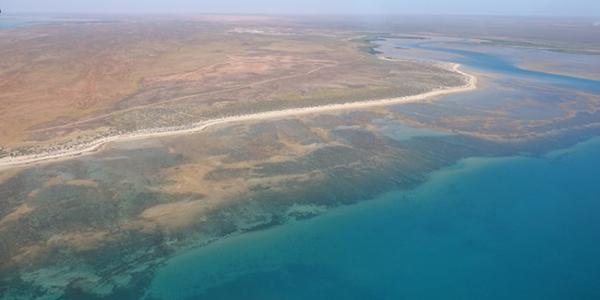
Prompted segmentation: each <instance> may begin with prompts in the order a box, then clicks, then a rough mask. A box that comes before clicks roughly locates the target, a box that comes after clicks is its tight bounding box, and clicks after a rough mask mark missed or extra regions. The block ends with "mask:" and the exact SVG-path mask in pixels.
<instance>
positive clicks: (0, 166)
mask: <svg viewBox="0 0 600 300" xmlns="http://www.w3.org/2000/svg"><path fill="white" fill-rule="evenodd" d="M460 66H461V65H460V64H456V63H453V64H450V67H449V69H450V70H452V71H454V72H456V73H458V74H460V75H462V76H464V77H466V78H467V83H466V84H465V85H463V86H459V87H453V88H448V89H439V90H433V91H430V92H427V93H424V94H419V95H412V96H404V97H398V98H388V99H380V100H368V101H359V102H352V103H344V104H331V105H323V106H311V107H303V108H293V109H285V110H279V111H268V112H262V113H254V114H246V115H238V116H231V117H224V118H217V119H212V120H207V121H202V122H199V123H195V124H192V125H187V126H178V127H170V128H158V129H152V130H144V131H138V132H134V133H128V134H123V135H115V136H110V137H104V138H101V139H97V140H94V141H92V142H89V143H85V144H82V145H78V146H76V147H75V149H69V150H65V151H59V152H53V153H41V154H35V155H25V156H17V157H5V158H2V159H0V170H6V169H10V168H14V167H24V166H29V165H34V164H37V163H42V162H48V161H59V160H64V159H69V158H73V157H79V156H82V155H87V154H92V153H95V152H97V151H98V150H100V149H101V148H102V147H103V146H104V145H106V144H107V143H110V142H115V141H127V140H136V139H144V138H152V137H161V136H170V135H180V134H190V133H197V132H201V131H204V130H205V129H207V128H208V127H210V126H214V125H219V124H225V123H234V122H242V121H251V120H265V119H276V118H281V117H286V116H294V115H303V114H311V113H320V112H327V111H333V110H344V109H360V108H366V107H372V106H382V105H393V104H402V103H409V102H417V101H423V100H426V99H429V98H433V97H438V96H443V95H449V94H456V93H462V92H467V91H471V90H475V89H477V77H476V76H474V75H471V74H468V73H465V72H463V71H461V70H460V69H459V68H460Z"/></svg>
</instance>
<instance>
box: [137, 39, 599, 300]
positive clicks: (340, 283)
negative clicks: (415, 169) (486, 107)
mask: <svg viewBox="0 0 600 300" xmlns="http://www.w3.org/2000/svg"><path fill="white" fill-rule="evenodd" d="M439 51H445V50H444V49H439ZM448 51H449V52H452V51H454V50H448ZM454 54H460V55H461V56H462V58H461V61H459V62H461V63H463V64H465V65H466V66H467V67H469V68H474V69H479V70H485V71H493V72H494V73H497V74H502V75H503V78H511V80H521V81H528V82H535V83H536V84H548V85H556V84H558V85H560V86H564V87H570V88H573V89H580V90H585V91H588V92H592V93H594V92H596V91H598V86H599V85H595V83H596V82H594V81H592V80H586V79H580V78H573V77H568V76H562V75H553V74H542V73H540V72H533V71H528V70H522V69H518V68H515V67H512V66H511V65H510V64H509V63H508V62H506V61H505V60H502V59H500V58H493V57H488V56H486V55H483V56H482V55H481V54H480V53H475V52H469V51H463V52H460V53H457V52H455V53H454ZM453 97H459V96H453ZM411 132H412V131H411ZM409 133H410V132H409ZM408 135H409V136H407V138H410V137H412V136H414V135H420V133H418V132H417V133H414V134H408ZM427 135H429V133H427ZM598 153H600V138H595V139H592V140H589V141H587V142H584V143H580V144H578V145H576V146H574V147H572V148H569V149H563V150H556V151H554V152H550V153H547V154H546V155H544V156H541V157H520V156H514V157H502V158H469V159H464V160H462V161H460V162H459V163H457V164H456V165H454V166H452V167H448V168H445V169H443V170H440V171H436V172H434V173H432V175H431V178H430V179H429V180H428V181H427V183H425V184H424V185H422V186H420V187H418V188H417V189H415V190H413V191H391V192H389V193H387V194H385V195H383V196H381V197H379V198H377V199H373V200H372V201H367V202H364V203H360V204H358V205H353V206H349V207H343V208H340V209H336V210H333V211H330V212H328V213H327V214H326V215H324V216H320V217H317V218H314V219H311V220H307V221H302V222H295V223H291V224H286V225H284V226H281V227H278V228H275V229H271V230H266V231H262V232H255V233H250V234H244V235H241V236H237V237H232V238H228V239H224V240H221V241H218V242H216V243H214V244H211V245H209V246H207V247H202V248H199V249H195V250H191V251H189V252H187V253H184V254H183V255H179V256H176V257H174V258H173V259H171V260H170V261H168V262H167V263H166V265H165V266H164V267H163V268H162V269H160V270H159V272H158V274H157V276H156V277H155V278H154V281H153V283H152V286H151V287H150V289H149V290H148V296H154V297H158V298H161V299H465V300H470V299H473V300H474V299H494V300H495V299H498V300H500V299H545V300H551V299H600V176H599V175H598V174H597V173H598V170H599V167H600V155H598Z"/></svg>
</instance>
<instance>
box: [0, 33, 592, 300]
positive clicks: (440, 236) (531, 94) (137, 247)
mask: <svg viewBox="0 0 600 300" xmlns="http://www.w3.org/2000/svg"><path fill="white" fill-rule="evenodd" d="M428 41H430V40H427V39H424V40H418V42H417V43H427V42H428ZM409 42H410V43H413V44H414V43H415V40H413V39H411V40H410V41H409ZM388 43H390V45H393V46H390V47H385V46H383V47H380V48H379V49H383V50H384V53H383V54H382V55H383V56H391V57H394V58H396V59H402V58H403V57H404V56H403V55H404V53H405V52H406V51H409V52H410V53H426V52H427V51H429V52H431V51H433V52H435V51H437V53H436V59H440V60H449V61H453V59H459V60H461V62H463V63H465V62H467V61H470V62H471V63H472V65H467V64H465V65H467V68H468V69H467V71H468V72H473V73H474V74H476V75H477V76H478V78H479V79H480V81H479V84H480V86H479V87H480V89H479V90H477V91H473V92H469V93H465V94H460V95H453V96H448V97H440V98H438V99H433V100H432V101H426V102H419V103H410V104H402V105H392V106H385V107H375V108H363V109H357V110H349V111H343V112H324V113H318V114H308V115H302V116H291V117H285V118H278V119H273V120H255V121H245V122H239V123H232V124H220V125H218V126H215V127H211V128H209V129H207V130H206V131H204V132H200V133H194V134H187V135H177V136H170V137H160V138H149V139H143V140H136V141H126V142H114V143H110V144H108V145H107V146H106V147H105V148H104V149H102V151H99V152H97V153H95V154H92V155H87V156H82V157H77V158H73V159H70V160H66V161H60V162H53V163H43V164H38V165H35V166H30V167H21V168H15V169H10V170H4V171H0V199H1V200H2V201H0V241H2V243H0V275H1V276H0V295H1V296H0V299H7V300H8V299H11V300H12V299H147V300H156V299H165V300H166V299H258V298H262V299H265V298H276V299H306V298H309V297H310V298H314V299H331V298H344V299H399V298H424V299H440V298H443V297H453V298H463V299H481V298H482V297H489V298H490V299H506V298H518V297H525V298H544V299H564V298H568V297H574V298H578V299H597V298H598V296H599V295H600V290H599V289H598V288H597V285H596V284H594V283H595V279H596V278H598V271H597V270H599V269H600V262H598V259H597V255H595V254H596V253H598V251H599V250H600V241H599V240H598V237H597V234H596V233H597V229H600V227H599V224H598V222H597V220H598V218H597V213H596V212H597V211H598V202H597V197H596V195H597V194H598V190H597V189H598V186H600V184H598V179H597V177H596V176H594V172H595V168H594V166H597V165H598V161H597V160H598V159H597V155H595V153H597V149H598V142H597V141H598V140H597V138H596V139H593V138H594V137H596V136H598V135H600V129H599V128H598V126H597V125H598V123H599V120H600V117H599V116H598V112H599V111H600V95H599V93H597V92H596V90H595V89H594V88H593V86H592V87H590V86H589V85H587V84H586V83H585V82H581V81H578V80H577V79H574V80H573V81H569V79H568V78H567V79H566V81H562V84H560V85H555V84H554V83H555V82H554V81H553V80H555V79H556V78H555V77H552V76H550V77H546V78H544V77H541V78H540V77H536V76H533V77H532V76H529V75H530V74H529V75H528V74H520V75H514V74H511V75H507V74H506V73H503V70H495V69H494V68H493V67H494V66H498V65H491V67H490V65H487V66H485V67H481V66H479V67H478V66H477V64H476V62H477V60H476V59H475V60H472V61H471V60H469V59H470V58H469V57H468V56H465V54H468V53H465V52H454V53H451V52H447V51H446V52H445V51H441V50H440V49H439V48H440V47H445V46H448V45H445V44H442V45H436V46H437V47H438V49H429V50H427V51H425V50H423V49H417V50H418V51H417V50H402V49H407V48H410V45H402V46H401V47H400V48H401V49H397V48H398V42H397V41H391V40H390V41H388ZM425 46H427V45H425ZM461 47H464V46H461ZM472 47H476V46H472ZM486 47H489V45H488V46H486ZM385 49H394V51H393V52H386V51H385ZM459 50H464V49H459ZM470 50H474V49H470ZM470 50H469V51H470ZM403 51H404V52H403ZM421 51H422V52H421ZM499 51H500V50H499ZM404 58H405V57H404ZM426 58H427V55H425V56H423V57H422V59H426ZM498 59H500V61H502V57H501V56H498ZM557 59H558V58H557ZM507 63H510V62H507ZM501 66H502V65H501ZM502 67H504V66H502ZM513 75H514V76H513ZM563 79H564V78H562V79H561V80H563ZM590 80H591V79H590ZM582 86H583V87H584V88H583V89H581V88H580V87H582ZM590 139H592V140H590ZM586 141H587V142H586ZM557 149H563V150H562V151H556V150H557ZM319 297H320V298H319Z"/></svg>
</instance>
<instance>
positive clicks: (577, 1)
mask: <svg viewBox="0 0 600 300" xmlns="http://www.w3.org/2000/svg"><path fill="white" fill-rule="evenodd" d="M0 6H1V9H2V10H3V11H4V12H42V13H43V12H69V13H142V14H144V13H234V14H452V15H520V16H522V15H533V16H588V17H590V16H593V17H596V16H600V0H419V1H415V0H329V1H328V0H254V1H248V0H219V1H198V0H102V1H100V0H89V1H88V0H54V1H52V0H0Z"/></svg>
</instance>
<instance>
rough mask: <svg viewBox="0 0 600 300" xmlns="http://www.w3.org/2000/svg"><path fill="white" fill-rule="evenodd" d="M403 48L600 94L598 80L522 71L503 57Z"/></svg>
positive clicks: (426, 45)
mask: <svg viewBox="0 0 600 300" xmlns="http://www.w3.org/2000/svg"><path fill="white" fill-rule="evenodd" d="M401 46H402V47H409V48H415V49H425V50H433V51H437V52H445V53H451V54H457V55H459V56H460V58H458V59H454V58H453V59H452V61H453V62H457V63H460V64H463V65H465V66H468V67H471V68H474V69H478V70H484V71H491V72H494V73H497V74H502V75H505V76H517V77H519V78H525V79H529V80H533V81H536V82H537V83H540V84H544V85H551V86H560V87H567V88H575V89H578V90H580V91H585V92H590V93H596V94H598V93H600V81H598V80H593V79H586V78H579V77H572V76H566V75H559V74H553V73H545V72H539V71H532V70H527V69H522V68H519V67H516V66H515V65H514V64H512V63H510V62H509V61H507V60H506V59H504V58H502V57H499V56H495V55H491V54H487V53H482V52H476V51H469V50H463V49H456V48H450V47H442V46H433V44H432V43H431V42H428V43H407V44H401Z"/></svg>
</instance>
